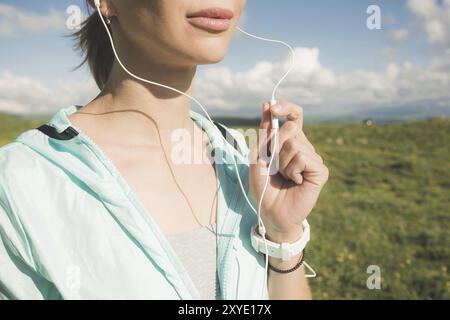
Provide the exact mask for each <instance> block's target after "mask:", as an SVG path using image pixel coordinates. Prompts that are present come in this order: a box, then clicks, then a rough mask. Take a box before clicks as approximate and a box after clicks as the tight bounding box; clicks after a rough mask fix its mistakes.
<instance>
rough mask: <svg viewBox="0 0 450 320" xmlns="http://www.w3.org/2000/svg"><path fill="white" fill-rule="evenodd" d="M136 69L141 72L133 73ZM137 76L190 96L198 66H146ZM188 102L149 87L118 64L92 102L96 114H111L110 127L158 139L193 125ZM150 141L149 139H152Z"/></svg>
mask: <svg viewBox="0 0 450 320" xmlns="http://www.w3.org/2000/svg"><path fill="white" fill-rule="evenodd" d="M133 69H138V70H141V72H134V71H133ZM133 69H131V70H130V71H132V72H133V73H134V74H136V75H138V76H140V77H142V78H144V79H147V80H150V81H153V82H157V83H161V84H164V85H167V86H170V87H173V88H176V89H178V90H180V91H182V92H185V93H187V94H190V93H191V91H192V82H193V79H194V75H195V72H196V67H195V66H194V67H171V66H161V65H148V64H147V65H146V67H145V69H143V68H133ZM189 102H190V101H189V99H188V98H187V97H185V96H183V95H181V94H179V93H176V92H174V91H172V90H169V89H166V88H162V87H159V86H156V85H151V84H147V83H145V82H142V81H139V80H137V79H135V78H133V77H131V76H130V75H128V74H127V73H126V72H125V71H124V70H123V69H122V68H121V67H120V66H119V65H118V64H117V63H115V64H114V67H113V69H112V71H111V75H110V77H109V81H108V83H107V84H106V86H105V88H104V90H102V92H101V94H100V95H99V96H98V97H97V98H96V100H95V101H94V102H93V103H92V104H93V108H94V109H95V113H96V114H108V119H109V120H111V121H110V122H111V125H113V126H114V128H115V130H120V131H121V132H124V133H126V134H127V135H132V136H133V137H140V138H141V139H147V141H150V140H155V139H156V135H155V133H158V131H159V133H160V134H161V135H163V136H166V134H165V133H170V132H173V130H175V129H179V128H187V127H190V126H191V123H190V121H189V120H190V119H189ZM149 139H150V140H149Z"/></svg>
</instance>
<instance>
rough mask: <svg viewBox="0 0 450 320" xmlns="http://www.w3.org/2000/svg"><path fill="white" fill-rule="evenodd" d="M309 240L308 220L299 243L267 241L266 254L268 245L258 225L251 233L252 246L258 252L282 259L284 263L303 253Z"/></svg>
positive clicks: (305, 222)
mask: <svg viewBox="0 0 450 320" xmlns="http://www.w3.org/2000/svg"><path fill="white" fill-rule="evenodd" d="M309 239H310V230H309V223H308V221H307V220H306V219H305V220H304V221H303V235H302V237H301V238H300V239H299V240H298V241H296V242H294V243H287V242H284V243H275V242H272V241H270V240H266V243H267V251H268V252H266V245H265V243H264V239H263V237H262V236H261V235H260V234H259V233H258V225H255V226H254V227H253V228H252V233H251V241H252V246H253V248H254V249H255V250H256V251H257V252H262V253H264V254H267V255H268V256H271V257H274V258H278V259H282V260H284V261H287V260H290V259H291V258H292V257H294V256H296V255H298V254H299V253H300V252H302V251H303V249H305V247H306V244H307V243H308V242H309Z"/></svg>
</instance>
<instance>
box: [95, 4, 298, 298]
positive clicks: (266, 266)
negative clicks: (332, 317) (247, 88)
mask: <svg viewBox="0 0 450 320" xmlns="http://www.w3.org/2000/svg"><path fill="white" fill-rule="evenodd" d="M95 6H96V8H97V13H98V15H99V16H100V19H101V21H102V23H103V25H104V27H105V30H106V32H107V35H108V37H109V40H110V43H111V47H112V50H113V53H114V56H115V58H116V60H117V62H118V63H119V65H120V67H121V68H122V69H123V70H124V71H125V72H126V73H127V74H128V75H130V76H131V77H132V78H134V79H136V80H139V81H142V82H144V83H148V84H151V85H155V86H158V87H162V88H165V89H168V90H171V91H174V92H176V93H179V94H181V95H183V96H185V97H187V98H189V99H190V100H191V101H193V102H195V103H196V104H197V105H198V106H199V107H200V109H201V110H202V111H203V113H204V114H205V116H206V118H207V119H208V121H209V122H210V123H211V124H212V126H213V128H215V129H216V130H217V131H218V133H219V136H221V137H222V138H223V140H224V141H225V145H226V146H227V150H228V152H229V153H230V154H233V151H232V150H233V148H234V147H233V146H231V144H230V143H229V142H228V141H227V139H226V138H225V137H223V136H222V134H221V133H220V131H219V129H218V128H217V127H216V126H215V125H214V122H213V120H212V119H211V117H210V115H209V113H208V112H207V111H206V109H205V108H204V107H203V105H202V104H201V103H200V101H198V100H197V99H196V98H195V97H193V96H191V95H189V94H187V93H185V92H183V91H180V90H178V89H176V88H173V87H170V86H167V85H164V84H161V83H158V82H154V81H150V80H147V79H144V78H142V77H139V76H137V75H135V74H133V73H132V72H131V71H129V70H128V68H127V67H126V66H125V65H124V64H123V63H122V61H121V59H120V57H119V55H118V53H117V51H116V48H115V45H114V40H113V37H112V34H111V32H110V30H109V28H108V25H107V23H106V22H105V19H104V17H103V15H102V13H101V10H100V0H95ZM236 28H237V30H239V31H240V32H242V33H243V34H245V35H247V36H249V37H252V38H255V39H258V40H263V41H268V42H274V43H279V44H282V45H284V46H286V47H287V48H289V50H290V51H291V54H292V56H291V66H290V67H289V69H288V70H287V72H286V73H285V74H284V75H283V77H282V78H281V79H280V81H278V83H277V84H276V85H275V87H274V89H273V91H272V98H271V106H272V105H274V104H275V103H276V99H275V98H276V97H275V95H276V91H277V89H278V87H279V86H280V84H281V83H282V82H283V80H284V79H285V78H286V77H287V76H288V74H289V73H290V72H291V71H292V69H293V68H294V60H295V52H294V49H293V48H292V47H291V46H290V45H289V44H287V43H286V42H283V41H280V40H274V39H268V38H262V37H258V36H255V35H252V34H250V33H248V32H246V31H244V30H242V29H241V28H240V27H236ZM277 121H278V120H277ZM273 123H274V122H272V124H273ZM272 127H273V129H274V131H275V135H274V141H273V149H272V150H273V152H272V153H271V158H270V161H269V167H268V173H267V177H266V180H265V183H264V188H263V192H262V194H261V198H260V200H259V205H258V210H256V209H255V207H254V206H253V205H252V203H251V201H250V199H249V198H248V196H247V193H246V191H245V188H244V185H243V183H242V179H241V176H240V174H239V169H238V166H237V162H236V159H235V157H234V156H231V159H232V160H233V166H234V169H235V171H236V175H237V180H238V184H239V186H240V188H241V191H242V194H243V196H244V198H245V200H246V202H247V204H248V205H249V207H250V208H251V209H252V211H253V212H254V213H255V214H256V215H257V216H258V227H259V232H260V233H261V236H262V237H263V239H264V244H265V249H266V252H268V250H267V240H266V237H265V227H264V224H263V222H262V220H261V216H260V212H261V207H262V203H263V199H264V195H265V193H266V191H267V187H268V184H269V180H270V168H271V167H272V164H273V160H274V158H275V153H276V148H277V140H278V134H277V133H278V122H276V125H273V126H272ZM267 273H268V258H267V255H266V257H265V273H264V285H263V291H267ZM263 296H264V293H263Z"/></svg>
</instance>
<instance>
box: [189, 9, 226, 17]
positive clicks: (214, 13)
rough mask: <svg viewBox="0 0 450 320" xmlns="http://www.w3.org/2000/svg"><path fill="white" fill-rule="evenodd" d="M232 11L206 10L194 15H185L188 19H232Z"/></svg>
mask: <svg viewBox="0 0 450 320" xmlns="http://www.w3.org/2000/svg"><path fill="white" fill-rule="evenodd" d="M233 16H234V14H233V11H231V10H229V9H224V8H218V7H214V8H207V9H203V10H200V11H197V12H194V13H189V14H187V17H188V18H198V17H204V18H213V19H233Z"/></svg>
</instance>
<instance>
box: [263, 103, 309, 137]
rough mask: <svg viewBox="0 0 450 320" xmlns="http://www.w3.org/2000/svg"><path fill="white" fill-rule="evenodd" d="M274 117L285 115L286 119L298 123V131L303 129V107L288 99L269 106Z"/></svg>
mask: <svg viewBox="0 0 450 320" xmlns="http://www.w3.org/2000/svg"><path fill="white" fill-rule="evenodd" d="M270 112H271V113H272V115H273V116H274V117H286V119H287V120H288V121H294V122H296V123H297V124H298V127H299V131H301V130H303V108H301V107H299V106H297V105H296V104H293V103H291V102H288V101H285V100H283V101H280V102H278V103H277V104H275V105H274V106H272V107H271V108H270Z"/></svg>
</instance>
